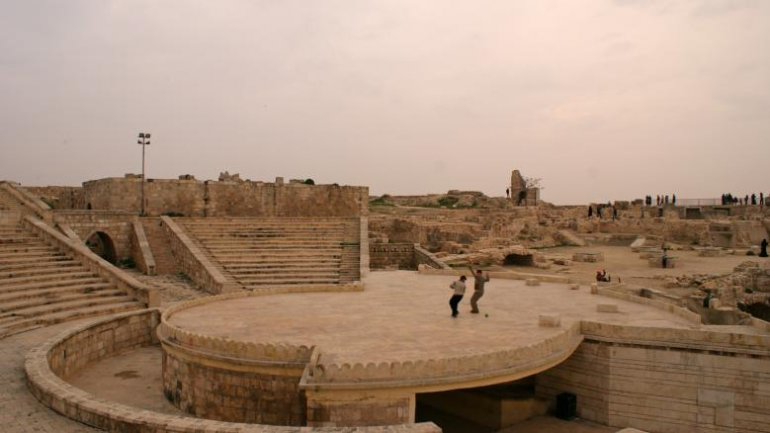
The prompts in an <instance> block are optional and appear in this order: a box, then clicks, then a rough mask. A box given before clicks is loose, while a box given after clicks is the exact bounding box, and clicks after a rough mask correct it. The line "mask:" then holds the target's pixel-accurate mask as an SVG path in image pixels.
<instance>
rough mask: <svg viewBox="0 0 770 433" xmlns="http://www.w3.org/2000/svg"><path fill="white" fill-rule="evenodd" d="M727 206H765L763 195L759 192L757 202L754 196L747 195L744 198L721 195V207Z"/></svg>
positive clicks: (728, 194)
mask: <svg viewBox="0 0 770 433" xmlns="http://www.w3.org/2000/svg"><path fill="white" fill-rule="evenodd" d="M727 205H741V206H748V205H751V206H757V205H759V206H764V205H765V194H764V193H762V192H760V193H759V200H757V195H756V194H751V195H748V194H746V196H745V197H738V196H734V195H732V194H730V193H727V194H722V206H727Z"/></svg>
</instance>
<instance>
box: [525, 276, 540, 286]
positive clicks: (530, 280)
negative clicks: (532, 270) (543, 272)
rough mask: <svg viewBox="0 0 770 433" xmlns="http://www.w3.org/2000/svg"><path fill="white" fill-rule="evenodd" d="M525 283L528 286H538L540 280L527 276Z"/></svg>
mask: <svg viewBox="0 0 770 433" xmlns="http://www.w3.org/2000/svg"><path fill="white" fill-rule="evenodd" d="M527 285H528V286H539V285H540V280H538V279H537V278H527Z"/></svg>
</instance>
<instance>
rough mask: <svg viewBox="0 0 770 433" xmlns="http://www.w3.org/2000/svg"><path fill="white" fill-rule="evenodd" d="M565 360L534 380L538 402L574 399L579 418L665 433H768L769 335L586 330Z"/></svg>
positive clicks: (599, 327)
mask: <svg viewBox="0 0 770 433" xmlns="http://www.w3.org/2000/svg"><path fill="white" fill-rule="evenodd" d="M583 332H584V334H585V336H586V341H584V342H583V343H582V344H581V346H580V348H579V349H578V350H577V351H576V352H575V354H574V355H573V356H571V357H570V358H569V359H568V360H567V361H566V362H564V363H562V364H560V365H559V366H558V367H556V368H553V369H551V370H548V371H546V372H544V373H541V374H540V375H538V377H537V387H536V392H537V395H538V396H539V397H543V398H546V399H548V400H550V401H554V398H555V396H556V395H557V394H559V393H562V392H571V393H574V394H576V395H577V404H578V416H580V417H581V418H585V419H589V420H593V421H596V422H599V423H602V424H606V425H609V426H612V427H618V428H620V427H635V428H639V429H643V430H650V431H656V432H662V433H669V432H671V433H673V432H681V431H709V432H724V433H727V432H734V431H756V432H770V414H768V413H767V410H766V408H767V399H768V397H770V395H769V394H768V391H767V389H765V388H766V386H765V384H767V383H769V382H770V344H768V343H769V342H768V341H767V337H764V336H759V335H758V336H756V338H749V337H747V336H746V335H743V336H737V335H736V336H733V335H730V334H729V333H716V332H707V331H697V330H667V329H657V328H639V329H623V330H622V331H620V330H619V329H613V327H612V326H609V325H599V324H594V325H592V324H589V325H588V326H586V324H584V326H583Z"/></svg>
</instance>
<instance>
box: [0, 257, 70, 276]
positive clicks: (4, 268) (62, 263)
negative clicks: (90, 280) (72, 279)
mask: <svg viewBox="0 0 770 433" xmlns="http://www.w3.org/2000/svg"><path fill="white" fill-rule="evenodd" d="M76 266H82V265H81V264H80V263H79V262H76V261H75V260H73V259H70V258H69V257H64V258H63V259H61V260H59V259H55V260H46V261H27V262H20V263H15V264H2V263H0V272H1V273H17V272H23V271H34V270H36V269H44V268H62V269H64V268H67V267H76Z"/></svg>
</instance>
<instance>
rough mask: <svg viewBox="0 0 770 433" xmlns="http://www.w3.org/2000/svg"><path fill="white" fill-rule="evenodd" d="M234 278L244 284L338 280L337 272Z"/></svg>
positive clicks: (239, 276)
mask: <svg viewBox="0 0 770 433" xmlns="http://www.w3.org/2000/svg"><path fill="white" fill-rule="evenodd" d="M233 276H234V277H235V279H236V280H237V281H238V282H239V283H241V284H244V285H248V284H255V283H262V282H276V283H280V282H287V281H292V282H294V281H299V280H303V281H304V280H314V281H315V280H317V281H338V280H339V275H338V273H337V272H325V273H320V272H319V273H316V272H309V273H295V274H264V275H247V276H244V275H233Z"/></svg>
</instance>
